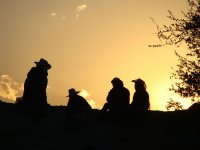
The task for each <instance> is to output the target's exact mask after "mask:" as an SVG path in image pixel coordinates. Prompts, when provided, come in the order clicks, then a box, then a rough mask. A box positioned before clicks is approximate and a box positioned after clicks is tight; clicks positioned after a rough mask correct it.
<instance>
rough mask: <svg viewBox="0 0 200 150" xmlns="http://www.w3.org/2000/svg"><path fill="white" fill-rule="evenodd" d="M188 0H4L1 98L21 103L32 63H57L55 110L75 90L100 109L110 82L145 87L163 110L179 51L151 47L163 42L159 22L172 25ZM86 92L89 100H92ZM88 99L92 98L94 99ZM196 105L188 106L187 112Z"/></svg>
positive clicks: (51, 98)
mask: <svg viewBox="0 0 200 150" xmlns="http://www.w3.org/2000/svg"><path fill="white" fill-rule="evenodd" d="M186 8H187V0H176V1H174V0H150V1H144V0H140V1H139V0H109V1H108V0H99V1H97V0H51V1H50V0H42V1H39V0H38V1H37V0H0V20H1V21H0V33H1V34H0V52H1V55H0V68H1V69H0V77H1V79H0V96H1V97H2V98H1V99H15V97H16V96H21V95H22V91H23V89H22V88H21V86H22V85H23V82H24V80H25V78H26V74H27V72H28V71H29V69H30V68H31V67H32V66H34V61H38V60H39V59H40V58H45V59H47V60H48V61H49V63H50V64H51V65H52V69H51V70H49V76H48V80H49V85H48V89H47V96H48V102H49V103H50V104H51V105H66V104H67V98H66V97H65V96H66V95H67V94H68V93H67V91H68V89H69V88H72V87H73V88H75V89H77V90H84V91H83V92H82V93H85V94H84V95H86V96H87V99H88V100H89V101H90V102H91V103H92V104H93V105H95V107H97V108H101V107H102V105H103V104H104V103H105V100H106V96H107V93H108V91H109V90H110V89H111V88H112V86H111V83H110V81H111V80H112V78H114V77H119V78H121V80H123V82H124V85H125V87H127V88H128V89H129V90H130V93H131V99H132V96H133V92H134V85H133V83H132V82H131V80H132V79H136V78H142V79H143V80H144V81H146V84H147V90H148V92H149V94H150V102H151V109H152V110H165V105H166V102H167V101H168V100H169V97H170V96H172V95H171V93H170V92H169V90H168V89H169V88H170V85H171V81H170V79H169V76H170V72H171V71H172V70H171V67H173V66H175V65H176V64H177V63H178V61H177V57H176V56H175V54H174V50H178V52H179V51H183V50H184V48H182V49H181V48H180V50H179V49H177V48H176V47H164V48H156V49H155V48H154V49H153V48H149V47H148V45H149V44H155V43H157V42H158V39H157V37H156V36H155V34H154V33H155V32H156V26H155V25H154V24H153V22H152V21H151V20H150V19H149V17H153V18H154V19H155V20H156V22H157V23H159V24H160V25H162V24H169V23H170V22H169V20H168V19H167V17H166V16H167V15H168V12H167V11H168V10H171V11H172V12H174V14H175V15H177V16H179V15H181V14H180V11H182V10H183V11H184V10H186ZM86 93H87V94H86ZM88 93H89V94H88ZM189 105H190V101H189V102H187V103H186V104H185V108H186V107H188V106H189Z"/></svg>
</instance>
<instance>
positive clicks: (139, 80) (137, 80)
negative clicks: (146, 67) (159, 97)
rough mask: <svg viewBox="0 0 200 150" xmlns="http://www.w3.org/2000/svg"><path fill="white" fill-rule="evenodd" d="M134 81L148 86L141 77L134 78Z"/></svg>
mask: <svg viewBox="0 0 200 150" xmlns="http://www.w3.org/2000/svg"><path fill="white" fill-rule="evenodd" d="M132 82H135V84H137V85H143V86H146V84H145V82H144V81H143V80H142V79H140V78H138V79H135V80H132Z"/></svg>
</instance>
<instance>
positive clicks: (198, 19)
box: [150, 0, 200, 101]
mask: <svg viewBox="0 0 200 150" xmlns="http://www.w3.org/2000/svg"><path fill="white" fill-rule="evenodd" d="M188 7H189V8H188V12H187V13H185V12H182V14H183V15H184V17H183V19H179V18H176V17H175V16H174V15H173V14H172V12H171V11H169V15H168V16H167V17H168V18H169V19H170V20H171V21H172V22H173V23H172V24H170V25H168V26H167V25H164V26H163V28H161V27H160V26H159V25H157V24H156V23H155V21H154V19H152V18H151V19H152V21H153V22H154V23H155V24H156V26H157V33H156V35H157V37H158V38H159V39H160V41H161V43H162V44H155V45H150V47H160V46H165V45H176V46H177V47H179V46H181V45H182V44H186V46H187V54H186V56H181V55H180V54H179V53H177V52H175V54H176V56H177V57H178V60H179V64H178V65H177V68H176V69H173V73H172V74H171V79H175V83H174V84H173V85H172V87H171V88H170V90H171V91H174V92H175V93H177V94H179V95H180V96H181V97H184V98H191V100H192V101H199V100H200V99H199V96H200V1H198V2H197V1H193V0H188ZM163 42H164V43H163Z"/></svg>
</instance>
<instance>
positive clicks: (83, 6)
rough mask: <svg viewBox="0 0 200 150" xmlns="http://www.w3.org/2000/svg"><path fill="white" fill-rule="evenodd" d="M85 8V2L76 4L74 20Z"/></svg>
mask: <svg viewBox="0 0 200 150" xmlns="http://www.w3.org/2000/svg"><path fill="white" fill-rule="evenodd" d="M86 8H87V5H86V4H83V5H78V6H77V7H76V20H78V19H79V16H80V13H81V12H83V11H85V10H86Z"/></svg>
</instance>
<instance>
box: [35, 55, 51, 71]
mask: <svg viewBox="0 0 200 150" xmlns="http://www.w3.org/2000/svg"><path fill="white" fill-rule="evenodd" d="M34 63H35V64H36V66H37V67H40V68H42V69H44V70H49V69H50V68H51V65H50V64H49V63H48V61H47V60H45V59H43V58H41V59H40V61H36V62H34Z"/></svg>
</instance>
